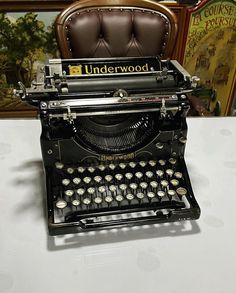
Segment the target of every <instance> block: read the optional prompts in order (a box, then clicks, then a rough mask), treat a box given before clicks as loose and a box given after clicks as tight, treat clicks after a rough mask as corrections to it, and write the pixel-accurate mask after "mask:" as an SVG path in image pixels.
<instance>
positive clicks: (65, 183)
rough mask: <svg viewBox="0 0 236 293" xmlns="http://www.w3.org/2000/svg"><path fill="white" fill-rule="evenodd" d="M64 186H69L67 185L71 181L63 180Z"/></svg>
mask: <svg viewBox="0 0 236 293" xmlns="http://www.w3.org/2000/svg"><path fill="white" fill-rule="evenodd" d="M62 184H63V185H64V186H67V185H69V184H70V180H69V179H63V180H62Z"/></svg>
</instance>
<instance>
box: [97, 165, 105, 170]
mask: <svg viewBox="0 0 236 293" xmlns="http://www.w3.org/2000/svg"><path fill="white" fill-rule="evenodd" d="M98 169H99V170H100V171H104V170H105V169H106V167H105V166H104V165H99V166H98Z"/></svg>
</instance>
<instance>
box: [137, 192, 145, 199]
mask: <svg viewBox="0 0 236 293" xmlns="http://www.w3.org/2000/svg"><path fill="white" fill-rule="evenodd" d="M136 196H137V198H138V199H143V198H144V193H142V192H138V193H137V194H136Z"/></svg>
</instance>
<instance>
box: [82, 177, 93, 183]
mask: <svg viewBox="0 0 236 293" xmlns="http://www.w3.org/2000/svg"><path fill="white" fill-rule="evenodd" d="M91 180H92V178H91V177H84V179H83V181H84V183H86V184H89V183H90V182H91Z"/></svg>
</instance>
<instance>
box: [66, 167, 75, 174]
mask: <svg viewBox="0 0 236 293" xmlns="http://www.w3.org/2000/svg"><path fill="white" fill-rule="evenodd" d="M66 172H67V173H68V174H73V173H74V169H73V168H67V169H66Z"/></svg>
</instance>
